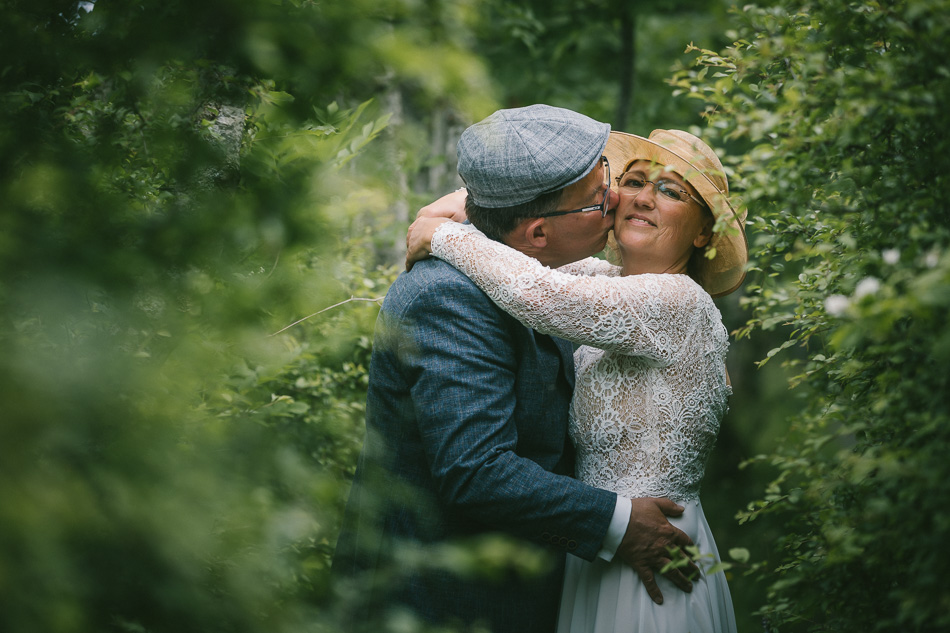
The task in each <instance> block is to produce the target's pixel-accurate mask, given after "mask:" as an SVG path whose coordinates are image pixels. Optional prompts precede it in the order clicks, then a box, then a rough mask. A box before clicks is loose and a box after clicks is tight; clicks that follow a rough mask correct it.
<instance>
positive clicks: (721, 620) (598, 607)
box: [557, 499, 736, 633]
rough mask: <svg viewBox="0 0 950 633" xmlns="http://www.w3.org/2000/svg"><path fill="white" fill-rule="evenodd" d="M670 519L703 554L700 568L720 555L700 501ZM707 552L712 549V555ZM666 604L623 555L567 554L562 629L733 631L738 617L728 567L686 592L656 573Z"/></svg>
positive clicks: (600, 632) (583, 632)
mask: <svg viewBox="0 0 950 633" xmlns="http://www.w3.org/2000/svg"><path fill="white" fill-rule="evenodd" d="M679 505H681V506H684V507H685V510H684V512H683V516H681V517H676V518H673V517H671V518H670V523H672V524H673V525H675V526H676V527H678V528H679V529H681V530H683V531H684V532H686V533H687V534H688V535H689V537H690V538H691V539H693V544H695V545H696V546H697V547H699V551H700V553H701V554H702V555H704V556H703V558H702V561H701V564H700V567H701V568H702V567H705V568H708V567H710V566H711V565H713V564H714V563H715V562H718V561H719V560H720V558H719V551H718V550H717V549H716V542H715V541H714V540H713V535H712V532H711V531H710V529H709V524H708V523H707V522H706V515H705V514H703V507H702V504H700V502H699V500H698V499H696V500H693V501H686V502H682V503H680V504H679ZM708 554H712V559H710V558H709V557H708V556H706V555H708ZM656 579H657V584H658V585H659V587H660V591H662V592H663V604H662V605H658V604H656V603H655V602H653V600H651V599H650V595H649V594H648V593H647V591H646V588H644V586H643V583H642V582H641V581H640V578H639V576H637V574H636V573H635V572H634V571H633V569H631V568H630V567H628V566H627V565H625V564H623V563H622V562H621V561H620V560H619V559H614V560H613V561H612V562H607V561H605V560H601V559H595V560H594V561H593V562H588V561H586V560H583V559H581V558H577V557H576V556H568V557H567V568H566V569H565V572H564V586H563V590H562V592H561V610H560V613H559V615H558V626H557V631H558V633H662V632H669V633H734V632H735V630H736V616H735V612H734V611H733V609H732V598H731V596H730V595H729V586H728V585H727V584H726V576H725V574H724V573H723V572H721V571H720V572H717V573H714V574H711V575H707V574H706V573H705V572H702V573H701V575H700V577H699V578H698V579H695V580H694V581H693V591H692V592H691V593H685V592H683V591H681V590H680V589H678V588H677V587H676V585H674V584H673V583H672V582H670V581H669V580H667V579H666V578H664V577H662V576H660V575H659V574H658V575H657V576H656Z"/></svg>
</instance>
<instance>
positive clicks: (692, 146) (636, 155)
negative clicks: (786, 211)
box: [604, 130, 749, 297]
mask: <svg viewBox="0 0 950 633" xmlns="http://www.w3.org/2000/svg"><path fill="white" fill-rule="evenodd" d="M604 155H605V156H606V157H607V160H609V161H610V164H611V166H612V167H613V169H615V170H616V171H617V173H621V174H622V173H624V172H626V171H627V169H629V167H630V165H631V164H632V163H634V162H635V161H638V160H649V161H652V162H653V163H654V164H656V165H657V166H658V167H661V168H664V171H673V172H676V173H677V174H679V175H680V176H681V177H682V178H683V180H685V181H686V182H688V183H689V184H691V185H692V186H693V188H694V189H696V191H697V192H699V195H700V196H701V197H702V199H703V201H704V202H705V203H706V206H708V207H709V209H710V210H711V211H712V214H713V216H714V217H715V218H716V220H717V223H722V222H725V228H724V230H723V231H721V232H716V233H714V234H713V237H712V239H711V240H710V242H709V246H708V247H707V248H715V249H716V256H715V257H713V258H712V259H707V258H706V257H701V258H697V261H698V265H697V267H696V275H695V276H696V281H697V282H698V283H699V285H700V286H702V287H703V288H704V289H705V290H706V292H708V293H709V294H710V295H711V296H713V297H721V296H723V295H727V294H729V293H730V292H732V291H734V290H736V289H737V288H738V287H739V286H740V285H741V284H742V280H743V279H744V278H745V265H746V262H747V261H748V259H749V249H748V245H747V244H746V237H745V216H746V214H745V211H743V212H742V214H741V215H740V214H739V213H738V212H737V211H736V210H735V209H734V208H733V206H732V204H730V202H729V181H728V180H727V179H726V174H725V172H724V171H723V168H722V162H720V160H719V157H718V156H716V153H715V152H714V151H712V149H711V148H710V147H709V146H708V145H706V143H704V142H703V141H702V140H700V139H699V138H697V137H695V136H693V135H692V134H690V133H689V132H684V131H682V130H653V132H651V133H650V137H649V138H644V137H642V136H637V135H636V134H627V133H625V132H611V133H610V137H609V138H608V139H607V147H606V148H605V149H604ZM720 218H723V219H722V220H720Z"/></svg>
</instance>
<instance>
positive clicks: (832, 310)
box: [825, 295, 851, 317]
mask: <svg viewBox="0 0 950 633" xmlns="http://www.w3.org/2000/svg"><path fill="white" fill-rule="evenodd" d="M850 305H851V301H850V300H849V299H848V298H847V297H846V296H844V295H829V296H828V297H827V298H826V299H825V312H827V313H828V314H830V315H831V316H833V317H839V316H841V315H843V314H844V313H845V312H847V310H848V306H850Z"/></svg>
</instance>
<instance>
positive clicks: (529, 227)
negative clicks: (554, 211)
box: [524, 218, 548, 248]
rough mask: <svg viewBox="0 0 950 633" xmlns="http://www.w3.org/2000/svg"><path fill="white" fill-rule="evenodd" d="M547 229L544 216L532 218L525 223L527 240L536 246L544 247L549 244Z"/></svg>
mask: <svg viewBox="0 0 950 633" xmlns="http://www.w3.org/2000/svg"><path fill="white" fill-rule="evenodd" d="M547 229H548V225H547V223H546V222H545V221H544V218H531V219H530V220H528V221H527V222H525V224H524V236H525V240H527V242H528V244H530V245H531V246H533V247H534V248H544V247H545V246H547V245H548V234H547Z"/></svg>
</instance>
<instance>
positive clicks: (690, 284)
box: [432, 222, 712, 364]
mask: <svg viewBox="0 0 950 633" xmlns="http://www.w3.org/2000/svg"><path fill="white" fill-rule="evenodd" d="M432 252H433V254H434V255H435V256H436V257H439V258H440V259H443V260H445V261H446V262H448V263H449V264H451V265H452V266H454V267H456V268H458V269H459V270H460V271H462V272H463V273H465V274H466V275H467V276H468V277H469V278H471V279H472V281H474V282H475V283H476V284H477V285H478V287H479V288H481V289H482V290H483V291H484V292H485V293H486V294H487V295H488V296H489V297H491V299H492V300H493V301H494V302H495V303H497V304H498V305H499V306H500V307H501V308H502V309H504V310H505V311H506V312H508V313H510V314H511V315H513V316H514V317H515V318H517V319H518V320H519V321H521V322H522V323H524V324H525V325H527V326H528V327H530V328H533V329H535V330H538V331H539V332H543V333H545V334H552V335H554V336H560V337H562V338H566V339H568V340H570V341H573V342H575V343H579V344H583V345H590V346H593V347H599V348H601V349H605V350H610V351H615V352H620V353H623V354H628V355H633V356H644V357H647V358H651V359H653V360H655V361H657V362H659V363H662V364H667V363H670V362H672V360H673V359H674V358H675V357H676V355H677V354H678V352H679V351H680V350H682V349H683V348H684V347H685V343H686V341H687V340H688V337H689V336H690V334H691V332H693V331H694V330H695V328H696V325H697V323H698V321H699V319H698V314H699V312H700V310H702V309H703V295H704V294H705V293H704V292H703V290H702V289H701V288H700V287H699V286H698V285H697V284H696V283H695V282H694V281H693V280H692V279H690V278H689V277H687V276H686V275H668V274H658V275H632V276H627V277H605V276H593V277H589V276H577V275H569V274H565V273H563V272H561V271H559V270H551V269H550V268H548V267H546V266H543V265H541V264H540V263H539V262H538V261H537V260H536V259H534V258H532V257H528V256H527V255H524V254H523V253H520V252H518V251H516V250H514V249H513V248H510V247H508V246H506V245H504V244H502V243H500V242H496V241H494V240H491V239H489V238H487V237H486V236H485V235H484V234H482V233H481V232H480V231H478V229H475V228H474V227H472V226H470V225H463V224H458V223H455V222H445V223H444V224H442V225H441V226H440V227H439V228H438V229H437V230H436V232H435V234H434V235H433V237H432ZM705 296H706V297H708V295H705ZM709 303H712V300H711V299H710V300H709Z"/></svg>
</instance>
